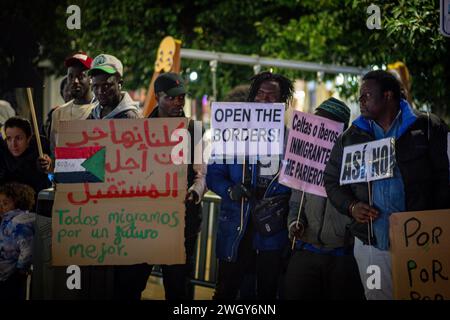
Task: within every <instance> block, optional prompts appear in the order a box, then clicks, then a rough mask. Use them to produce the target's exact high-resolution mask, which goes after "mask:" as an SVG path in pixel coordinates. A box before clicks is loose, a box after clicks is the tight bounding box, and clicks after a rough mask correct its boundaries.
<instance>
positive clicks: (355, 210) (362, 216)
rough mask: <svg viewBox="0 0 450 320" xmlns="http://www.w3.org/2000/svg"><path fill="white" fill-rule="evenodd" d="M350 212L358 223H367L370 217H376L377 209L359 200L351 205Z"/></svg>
mask: <svg viewBox="0 0 450 320" xmlns="http://www.w3.org/2000/svg"><path fill="white" fill-rule="evenodd" d="M350 213H351V215H352V217H353V218H355V220H356V221H357V222H359V223H368V222H370V219H376V218H378V210H377V209H375V208H373V207H371V206H369V205H368V204H366V203H364V202H361V201H360V202H357V203H356V204H355V205H354V206H353V207H351V209H350Z"/></svg>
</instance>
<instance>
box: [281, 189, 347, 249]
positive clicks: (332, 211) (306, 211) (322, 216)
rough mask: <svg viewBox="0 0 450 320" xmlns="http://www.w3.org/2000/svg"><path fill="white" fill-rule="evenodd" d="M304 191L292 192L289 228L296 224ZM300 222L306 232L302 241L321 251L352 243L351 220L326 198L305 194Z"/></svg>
mask: <svg viewBox="0 0 450 320" xmlns="http://www.w3.org/2000/svg"><path fill="white" fill-rule="evenodd" d="M301 198H302V191H298V190H292V194H291V199H290V201H289V207H290V209H289V216H288V227H289V229H290V227H291V225H292V224H294V223H296V221H297V216H298V209H299V207H300V200H301ZM299 222H300V223H301V224H303V227H304V232H303V235H302V237H301V238H300V240H302V241H304V242H307V243H309V244H312V245H314V246H315V247H317V248H320V249H322V248H323V249H334V248H339V247H346V246H348V245H350V244H351V243H352V237H351V236H350V234H349V233H348V231H347V228H346V227H347V225H349V224H350V222H351V218H350V217H347V216H345V215H343V214H341V213H339V212H338V211H337V210H336V208H334V207H333V205H332V204H331V202H330V201H329V200H328V199H327V198H324V197H321V196H317V195H314V194H310V193H305V197H304V199H303V206H302V212H301V213H300V219H299Z"/></svg>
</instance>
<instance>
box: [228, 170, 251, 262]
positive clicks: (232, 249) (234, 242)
mask: <svg viewBox="0 0 450 320" xmlns="http://www.w3.org/2000/svg"><path fill="white" fill-rule="evenodd" d="M246 165H247V164H246ZM245 171H246V170H245V169H244V173H245ZM254 174H255V170H252V180H251V181H252V182H253V181H254V179H253V176H254ZM252 184H253V183H252ZM244 206H245V203H244ZM249 209H250V204H249V202H248V201H247V209H246V210H245V214H244V210H240V211H241V224H240V227H239V233H238V236H237V237H236V239H235V240H234V241H233V245H232V246H231V257H229V259H228V260H229V261H231V260H232V259H233V255H234V254H233V253H234V248H235V245H236V242H238V241H237V240H238V239H239V237H240V236H241V233H242V230H244V216H245V215H246V214H247V212H248V210H249ZM239 243H240V241H239Z"/></svg>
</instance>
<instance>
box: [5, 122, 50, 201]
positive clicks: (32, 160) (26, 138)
mask: <svg viewBox="0 0 450 320" xmlns="http://www.w3.org/2000/svg"><path fill="white" fill-rule="evenodd" d="M5 134H6V143H5V142H4V141H3V139H1V141H0V185H2V184H4V183H6V182H18V183H22V184H26V185H29V186H30V187H31V188H33V190H34V192H35V195H36V197H37V194H38V193H39V191H41V190H42V189H46V188H49V187H50V186H51V183H50V180H49V179H48V176H47V173H48V172H49V171H50V170H51V166H52V161H51V159H50V157H49V156H48V155H47V154H49V153H50V150H49V147H48V141H47V140H45V139H44V137H41V141H42V146H43V151H44V157H43V158H39V153H38V150H37V143H36V139H35V137H34V135H33V134H32V129H31V124H30V122H29V121H28V120H26V119H23V118H20V117H12V118H9V119H8V120H7V121H6V122H5Z"/></svg>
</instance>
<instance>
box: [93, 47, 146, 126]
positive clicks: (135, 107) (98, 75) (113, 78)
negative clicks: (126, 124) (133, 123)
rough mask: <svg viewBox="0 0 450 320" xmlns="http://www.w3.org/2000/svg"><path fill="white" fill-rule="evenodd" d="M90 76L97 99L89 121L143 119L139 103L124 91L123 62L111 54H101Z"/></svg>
mask: <svg viewBox="0 0 450 320" xmlns="http://www.w3.org/2000/svg"><path fill="white" fill-rule="evenodd" d="M88 74H89V75H90V76H91V77H92V90H93V91H94V95H95V97H96V98H97V102H96V103H95V107H94V109H93V110H92V112H91V114H90V115H89V116H88V119H138V118H142V114H141V111H140V109H139V103H138V102H137V101H133V100H132V99H131V97H130V95H129V94H128V93H127V92H126V91H121V90H122V83H123V79H122V77H123V66H122V62H120V60H119V59H117V58H116V57H114V56H112V55H109V54H100V55H98V56H97V57H95V59H94V61H93V62H92V68H91V70H89V72H88Z"/></svg>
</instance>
